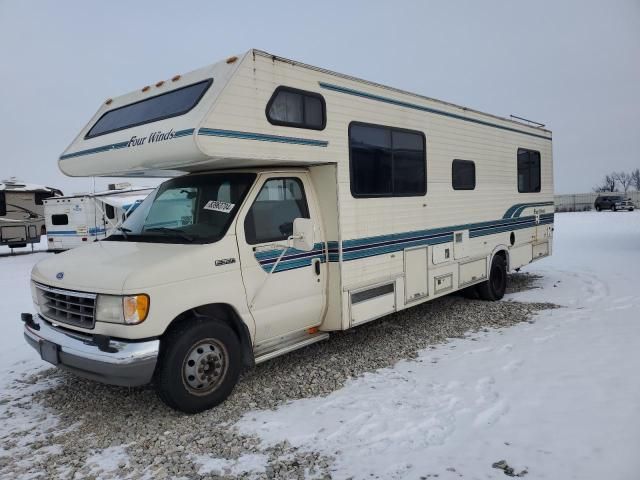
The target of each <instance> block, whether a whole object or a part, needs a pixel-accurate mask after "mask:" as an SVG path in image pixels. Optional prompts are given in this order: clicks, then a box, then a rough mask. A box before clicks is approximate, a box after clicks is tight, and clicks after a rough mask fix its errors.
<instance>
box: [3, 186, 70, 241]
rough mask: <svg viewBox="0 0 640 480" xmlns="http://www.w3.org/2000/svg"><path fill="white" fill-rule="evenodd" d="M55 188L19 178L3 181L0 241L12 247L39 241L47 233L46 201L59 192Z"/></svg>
mask: <svg viewBox="0 0 640 480" xmlns="http://www.w3.org/2000/svg"><path fill="white" fill-rule="evenodd" d="M60 195H62V192H61V191H60V190H58V189H56V188H51V187H45V186H44V185H34V184H29V183H24V182H20V181H18V180H16V179H10V180H3V181H1V182H0V245H6V246H8V247H10V248H20V247H26V246H27V244H31V248H33V244H35V243H40V236H41V235H44V234H45V233H46V227H45V221H44V201H45V199H47V198H51V197H55V196H60Z"/></svg>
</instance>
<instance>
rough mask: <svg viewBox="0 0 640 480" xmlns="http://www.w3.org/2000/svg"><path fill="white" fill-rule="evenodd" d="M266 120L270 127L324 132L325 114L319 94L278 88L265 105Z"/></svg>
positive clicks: (323, 104)
mask: <svg viewBox="0 0 640 480" xmlns="http://www.w3.org/2000/svg"><path fill="white" fill-rule="evenodd" d="M266 113H267V120H269V123H271V124H272V125H280V126H284V127H296V128H309V129H312V130H324V127H325V125H326V123H327V114H326V106H325V102H324V98H323V97H322V95H320V94H319V93H315V92H307V91H305V90H298V89H295V88H289V87H278V88H276V91H275V92H273V95H272V96H271V99H270V100H269V103H267V112H266Z"/></svg>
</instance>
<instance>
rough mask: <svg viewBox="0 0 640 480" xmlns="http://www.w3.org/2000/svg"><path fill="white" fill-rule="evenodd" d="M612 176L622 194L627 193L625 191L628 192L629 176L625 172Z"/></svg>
mask: <svg viewBox="0 0 640 480" xmlns="http://www.w3.org/2000/svg"><path fill="white" fill-rule="evenodd" d="M612 176H613V178H614V179H615V180H616V181H617V182H618V183H619V184H620V186H621V187H622V189H623V190H624V193H627V190H629V187H630V186H631V180H632V178H631V175H629V174H628V173H627V172H615V173H613V174H612Z"/></svg>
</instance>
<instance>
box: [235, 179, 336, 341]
mask: <svg viewBox="0 0 640 480" xmlns="http://www.w3.org/2000/svg"><path fill="white" fill-rule="evenodd" d="M312 191H313V190H312V188H311V184H310V182H309V180H308V177H307V176H306V175H305V174H294V175H278V174H273V175H264V176H261V177H259V178H258V180H257V182H256V188H255V189H254V191H253V192H252V195H251V198H249V201H248V202H246V204H245V206H244V207H243V211H242V212H241V214H240V216H239V221H238V222H237V227H236V236H237V239H238V249H239V252H240V263H241V268H242V278H243V282H244V286H245V290H246V294H247V302H248V303H249V309H250V311H251V313H252V315H253V318H254V320H255V324H256V334H255V341H256V343H260V342H264V341H266V340H270V339H274V338H276V337H280V336H283V335H287V334H289V333H293V332H297V331H300V330H303V329H305V328H310V327H314V326H318V325H319V324H320V323H321V321H322V315H323V312H324V307H325V301H326V297H325V295H326V294H325V281H326V276H327V273H326V268H327V266H326V264H325V253H324V239H323V238H322V232H321V228H320V221H319V220H320V219H319V217H318V211H317V208H316V205H315V202H314V199H313V198H309V192H312ZM296 218H310V219H311V220H312V221H313V224H314V249H313V250H312V251H310V252H303V251H300V250H296V249H294V248H287V247H286V245H287V238H288V237H289V236H291V235H292V233H293V221H294V219H296ZM285 248H286V252H285V254H284V256H283V258H282V260H281V261H280V263H279V264H278V265H277V267H276V268H275V270H273V273H271V274H269V272H271V270H272V269H273V268H274V265H275V263H276V261H277V258H278V256H279V255H280V254H281V252H282V251H283V249H285Z"/></svg>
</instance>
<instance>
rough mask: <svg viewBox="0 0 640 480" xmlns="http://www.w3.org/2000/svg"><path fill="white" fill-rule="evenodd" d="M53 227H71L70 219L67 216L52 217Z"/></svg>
mask: <svg viewBox="0 0 640 480" xmlns="http://www.w3.org/2000/svg"><path fill="white" fill-rule="evenodd" d="M51 223H52V224H53V225H69V217H68V216H67V215H65V214H62V213H61V214H57V215H51Z"/></svg>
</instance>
